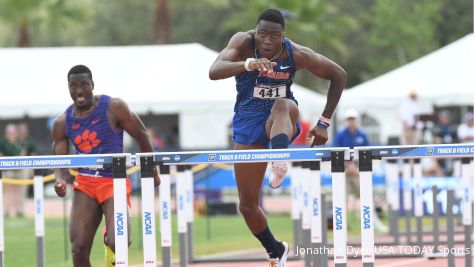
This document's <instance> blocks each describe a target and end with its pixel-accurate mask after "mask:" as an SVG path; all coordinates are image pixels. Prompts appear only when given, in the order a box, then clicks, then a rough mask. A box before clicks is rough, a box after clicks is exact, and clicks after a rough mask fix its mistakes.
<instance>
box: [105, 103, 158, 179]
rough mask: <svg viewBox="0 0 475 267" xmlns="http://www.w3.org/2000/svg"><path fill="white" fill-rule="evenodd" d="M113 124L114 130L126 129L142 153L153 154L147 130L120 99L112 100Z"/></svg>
mask: <svg viewBox="0 0 475 267" xmlns="http://www.w3.org/2000/svg"><path fill="white" fill-rule="evenodd" d="M109 112H110V115H111V120H110V121H111V123H112V124H114V125H112V127H113V128H122V129H124V130H125V131H126V132H127V133H128V134H130V136H132V138H134V139H135V141H137V144H138V146H139V148H140V151H141V152H153V147H152V143H151V142H150V138H149V136H148V134H147V130H146V129H145V126H144V125H143V123H142V121H141V120H140V118H139V116H138V115H137V114H135V113H134V112H132V111H130V109H129V106H128V105H127V104H126V103H125V102H124V101H123V100H122V99H120V98H112V99H111V102H110V106H109ZM154 179H155V185H156V186H158V185H159V184H160V177H159V176H158V172H157V170H156V168H154Z"/></svg>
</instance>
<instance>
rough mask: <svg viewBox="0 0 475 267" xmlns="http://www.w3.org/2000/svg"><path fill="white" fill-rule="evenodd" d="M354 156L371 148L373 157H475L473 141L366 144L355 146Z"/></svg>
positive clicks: (356, 156)
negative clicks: (392, 144)
mask: <svg viewBox="0 0 475 267" xmlns="http://www.w3.org/2000/svg"><path fill="white" fill-rule="evenodd" d="M354 150H355V153H354V158H355V159H358V153H356V151H358V150H370V151H371V156H372V157H373V158H387V159H391V158H395V159H416V158H473V155H474V150H473V143H471V144H444V145H414V146H365V147H355V148H354Z"/></svg>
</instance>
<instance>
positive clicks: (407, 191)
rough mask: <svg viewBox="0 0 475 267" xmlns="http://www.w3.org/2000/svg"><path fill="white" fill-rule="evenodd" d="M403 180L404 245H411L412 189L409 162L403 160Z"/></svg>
mask: <svg viewBox="0 0 475 267" xmlns="http://www.w3.org/2000/svg"><path fill="white" fill-rule="evenodd" d="M402 179H403V184H404V187H403V199H404V214H405V218H406V244H410V243H411V210H412V188H411V162H410V161H409V160H408V159H404V164H403V169H402Z"/></svg>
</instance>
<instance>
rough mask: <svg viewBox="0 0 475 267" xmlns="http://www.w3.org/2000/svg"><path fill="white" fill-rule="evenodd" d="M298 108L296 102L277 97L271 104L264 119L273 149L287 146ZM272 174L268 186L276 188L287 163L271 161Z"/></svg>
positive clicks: (294, 131) (294, 132)
mask: <svg viewBox="0 0 475 267" xmlns="http://www.w3.org/2000/svg"><path fill="white" fill-rule="evenodd" d="M298 119H299V110H298V107H297V104H295V102H294V101H292V100H290V99H285V98H277V99H276V100H275V102H274V105H273V106H272V110H271V114H270V116H269V118H268V119H267V121H266V126H265V130H266V134H267V136H268V137H269V139H270V143H271V147H272V148H273V149H283V148H288V147H289V144H290V140H291V139H292V137H293V136H294V135H295V134H296V133H297V126H296V125H297V122H298ZM271 166H272V174H271V176H270V179H269V186H270V187H272V188H278V187H280V185H281V184H282V182H283V181H284V178H285V176H286V174H287V168H288V167H287V163H286V162H282V161H276V162H272V163H271Z"/></svg>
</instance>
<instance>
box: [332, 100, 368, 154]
mask: <svg viewBox="0 0 475 267" xmlns="http://www.w3.org/2000/svg"><path fill="white" fill-rule="evenodd" d="M344 118H345V121H346V128H345V129H343V130H342V131H340V132H338V133H337V134H336V136H335V139H334V140H333V146H334V147H350V148H353V147H355V146H369V144H370V143H369V139H368V135H367V134H366V133H365V132H364V131H363V130H361V129H360V128H359V125H358V119H359V113H358V111H356V110H354V109H348V110H347V111H345V113H344Z"/></svg>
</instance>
